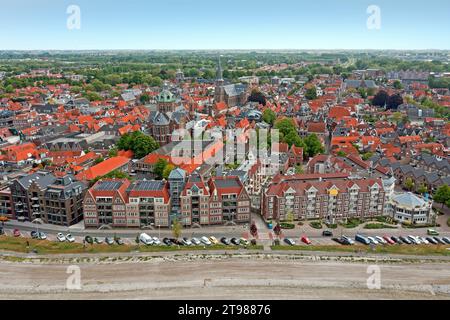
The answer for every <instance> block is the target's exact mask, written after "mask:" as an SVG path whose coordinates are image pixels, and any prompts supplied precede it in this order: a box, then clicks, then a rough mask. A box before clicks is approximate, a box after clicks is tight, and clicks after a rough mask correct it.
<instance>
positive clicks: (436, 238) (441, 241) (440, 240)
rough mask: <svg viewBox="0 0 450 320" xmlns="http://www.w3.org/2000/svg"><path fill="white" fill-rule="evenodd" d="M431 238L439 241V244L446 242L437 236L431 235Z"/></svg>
mask: <svg viewBox="0 0 450 320" xmlns="http://www.w3.org/2000/svg"><path fill="white" fill-rule="evenodd" d="M433 239H434V240H436V241H437V242H439V244H446V242H445V241H444V240H442V239H441V238H439V237H433Z"/></svg>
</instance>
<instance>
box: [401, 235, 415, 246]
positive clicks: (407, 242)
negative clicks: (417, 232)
mask: <svg viewBox="0 0 450 320" xmlns="http://www.w3.org/2000/svg"><path fill="white" fill-rule="evenodd" d="M400 240H402V241H403V243H406V244H413V242H411V240H409V239H408V238H407V237H404V236H401V237H400Z"/></svg>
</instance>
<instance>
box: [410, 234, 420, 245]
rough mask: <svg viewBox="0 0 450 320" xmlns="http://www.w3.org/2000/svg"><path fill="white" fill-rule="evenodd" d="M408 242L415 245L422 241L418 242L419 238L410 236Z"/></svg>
mask: <svg viewBox="0 0 450 320" xmlns="http://www.w3.org/2000/svg"><path fill="white" fill-rule="evenodd" d="M408 240H409V241H411V242H412V243H414V244H420V241H418V240H417V238H416V237H414V236H412V235H409V236H408Z"/></svg>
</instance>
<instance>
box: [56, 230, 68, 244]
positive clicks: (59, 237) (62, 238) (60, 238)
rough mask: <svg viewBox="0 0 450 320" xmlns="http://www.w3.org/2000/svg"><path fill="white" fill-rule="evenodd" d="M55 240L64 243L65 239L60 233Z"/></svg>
mask: <svg viewBox="0 0 450 320" xmlns="http://www.w3.org/2000/svg"><path fill="white" fill-rule="evenodd" d="M56 239H58V241H59V242H64V241H66V237H65V236H64V235H63V234H62V233H61V232H60V233H58V234H57V235H56Z"/></svg>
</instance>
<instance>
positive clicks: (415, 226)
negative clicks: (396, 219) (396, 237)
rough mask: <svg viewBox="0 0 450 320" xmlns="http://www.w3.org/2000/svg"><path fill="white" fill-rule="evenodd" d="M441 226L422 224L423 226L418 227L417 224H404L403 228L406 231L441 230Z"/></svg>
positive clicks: (437, 224)
mask: <svg viewBox="0 0 450 320" xmlns="http://www.w3.org/2000/svg"><path fill="white" fill-rule="evenodd" d="M440 226H441V225H440V224H439V223H436V225H434V224H431V223H430V224H421V225H416V224H406V223H403V224H402V227H403V228H406V229H420V228H439V227H440Z"/></svg>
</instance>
